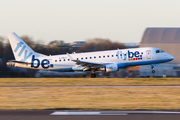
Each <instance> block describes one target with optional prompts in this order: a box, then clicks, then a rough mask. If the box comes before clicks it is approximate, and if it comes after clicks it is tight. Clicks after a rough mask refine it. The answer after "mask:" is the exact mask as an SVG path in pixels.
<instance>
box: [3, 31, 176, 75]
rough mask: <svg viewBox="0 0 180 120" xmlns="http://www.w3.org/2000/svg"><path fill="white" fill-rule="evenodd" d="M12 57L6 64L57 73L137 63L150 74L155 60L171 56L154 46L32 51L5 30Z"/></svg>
mask: <svg viewBox="0 0 180 120" xmlns="http://www.w3.org/2000/svg"><path fill="white" fill-rule="evenodd" d="M7 35H8V38H9V41H10V45H11V48H12V51H13V54H14V56H15V60H10V61H8V62H7V63H6V64H7V65H9V66H14V67H22V68H29V69H37V70H49V71H59V72H72V71H91V75H90V77H91V78H95V77H96V71H105V72H116V71H118V70H119V69H121V68H126V67H128V66H137V65H151V68H152V73H155V71H154V70H153V68H154V66H155V65H156V64H158V63H164V62H169V61H172V60H173V59H174V57H173V56H171V55H170V54H168V53H166V52H164V51H163V50H161V49H158V48H155V47H143V48H130V49H117V50H106V51H96V52H85V53H72V54H69V53H67V54H62V55H52V56H51V55H49V56H47V55H43V54H40V53H37V52H35V51H33V50H32V49H31V48H30V47H29V46H28V45H27V44H26V43H25V42H24V41H23V40H22V39H21V38H20V37H19V36H18V35H17V34H16V33H15V32H10V33H7Z"/></svg>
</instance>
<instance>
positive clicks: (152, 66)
mask: <svg viewBox="0 0 180 120" xmlns="http://www.w3.org/2000/svg"><path fill="white" fill-rule="evenodd" d="M154 66H155V64H152V65H151V69H152V73H153V74H154V73H155V72H156V71H155V70H153V68H154Z"/></svg>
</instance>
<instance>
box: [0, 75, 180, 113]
mask: <svg viewBox="0 0 180 120" xmlns="http://www.w3.org/2000/svg"><path fill="white" fill-rule="evenodd" d="M85 85H87V86H114V85H122V86H123V85H147V86H148V85H180V78H0V86H85ZM0 109H1V110H32V109H37V110H40V109H67V110H68V109H81V110H180V88H179V87H164V88H163V87H160V88H159V87H158V88H154V87H153V88H152V87H143V88H80V87H79V88H78V87H76V88H72V87H71V88H70V87H55V88H52V87H33V88H19V87H18V88H13V87H6V88H0Z"/></svg>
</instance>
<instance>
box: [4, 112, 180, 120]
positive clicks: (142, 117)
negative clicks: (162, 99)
mask: <svg viewBox="0 0 180 120" xmlns="http://www.w3.org/2000/svg"><path fill="white" fill-rule="evenodd" d="M120 119H123V120H179V119H180V112H178V111H73V110H70V111H67V110H57V111H54V110H17V111H16V110H14V111H13V110H11V111H5V110H4V111H0V120H120Z"/></svg>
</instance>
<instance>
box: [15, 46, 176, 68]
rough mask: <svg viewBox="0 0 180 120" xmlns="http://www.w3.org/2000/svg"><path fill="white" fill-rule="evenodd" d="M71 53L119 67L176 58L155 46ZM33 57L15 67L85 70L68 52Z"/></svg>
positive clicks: (92, 61)
mask: <svg viewBox="0 0 180 120" xmlns="http://www.w3.org/2000/svg"><path fill="white" fill-rule="evenodd" d="M70 55H71V57H72V58H73V59H75V60H80V61H84V62H89V63H100V64H117V66H118V69H119V68H123V67H128V66H136V65H147V64H157V63H163V62H168V61H171V60H173V59H174V58H173V57H172V56H171V55H170V54H168V53H166V52H164V51H162V50H160V49H158V48H154V47H145V48H133V49H118V50H107V51H98V52H86V53H74V54H70ZM31 58H32V59H30V60H29V61H26V62H28V63H29V64H21V63H18V64H16V65H15V67H24V68H31V69H40V70H56V71H79V70H84V68H83V66H80V65H76V62H74V61H71V59H70V58H69V56H68V55H67V54H64V55H53V56H46V57H36V56H35V55H34V57H32V56H31ZM47 61H48V62H47ZM87 66H88V65H86V67H87Z"/></svg>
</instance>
